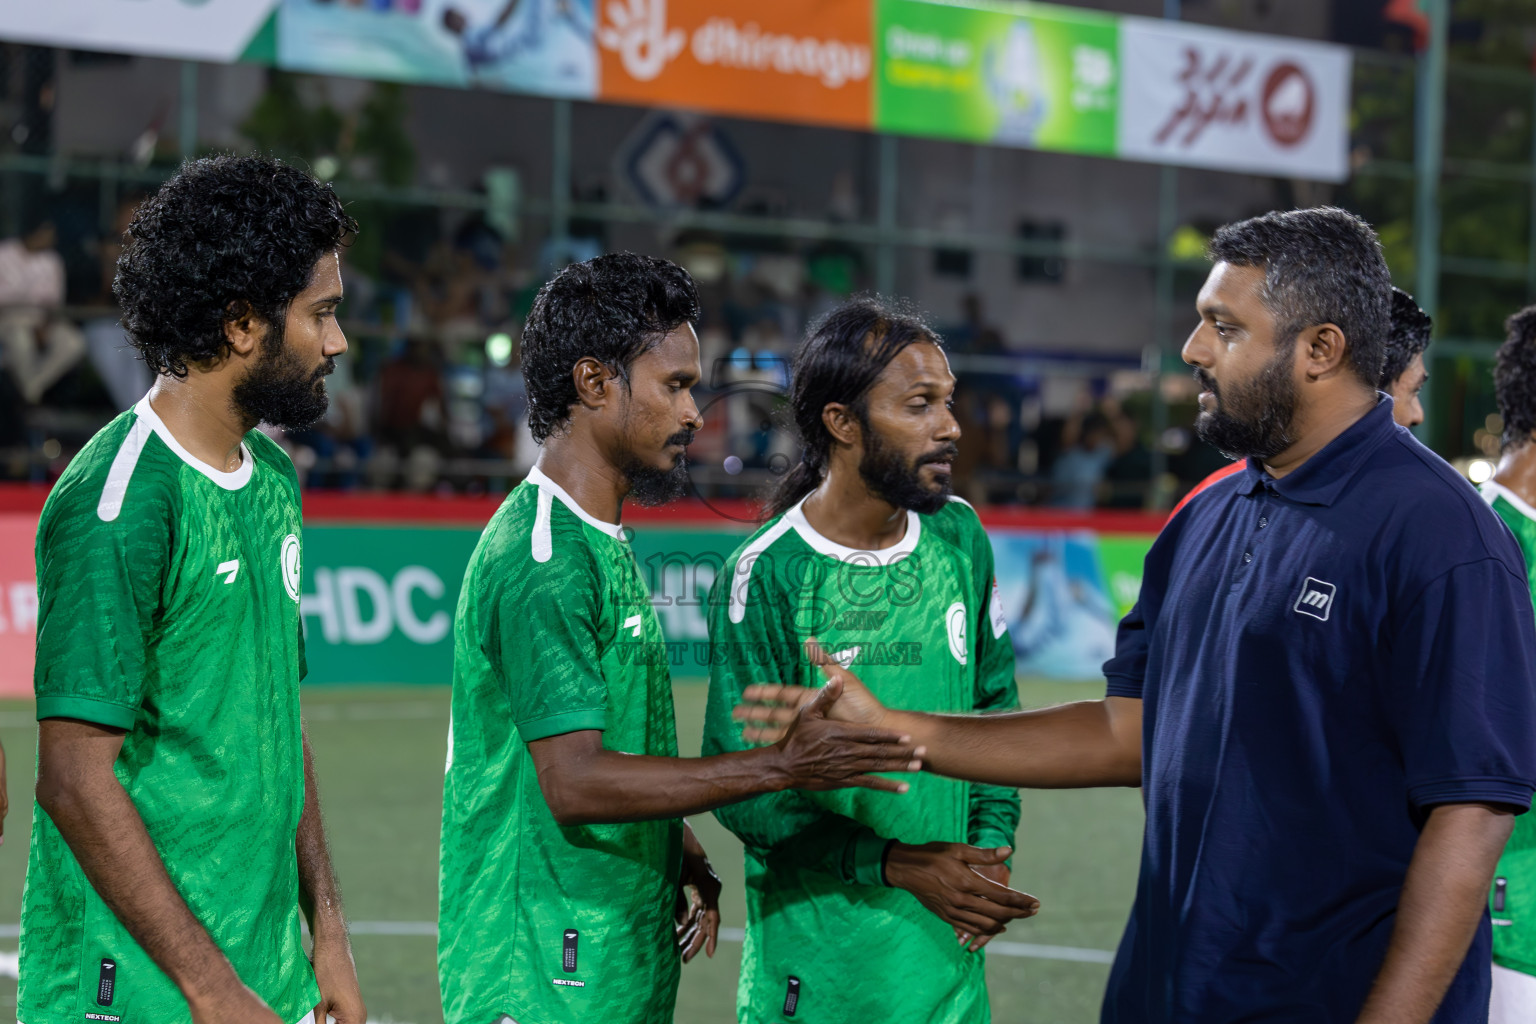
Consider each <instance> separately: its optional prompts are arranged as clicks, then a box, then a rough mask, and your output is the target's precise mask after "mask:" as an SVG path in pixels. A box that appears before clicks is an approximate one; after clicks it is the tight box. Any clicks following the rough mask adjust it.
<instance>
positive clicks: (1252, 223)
mask: <svg viewBox="0 0 1536 1024" xmlns="http://www.w3.org/2000/svg"><path fill="white" fill-rule="evenodd" d="M1210 256H1211V258H1212V259H1213V260H1217V261H1219V262H1223V263H1230V264H1232V265H1233V266H1237V267H1261V268H1263V270H1264V289H1263V299H1264V305H1265V306H1266V307H1268V309H1269V311H1270V312H1271V313H1273V314H1274V315H1275V320H1276V322H1277V323H1276V332H1275V343H1276V344H1277V345H1285V344H1288V343H1290V342H1291V341H1293V340H1295V338H1296V335H1297V334H1299V333H1300V332H1301V331H1303V330H1305V329H1306V328H1308V327H1315V326H1317V325H1318V324H1335V325H1337V326H1338V328H1339V329H1340V330H1342V331H1343V332H1344V337H1345V339H1346V340H1347V341H1348V351H1347V353H1346V357H1347V358H1348V360H1349V364H1350V366H1352V367H1353V368H1354V371H1355V376H1357V377H1358V378H1359V379H1360V380H1361V381H1362V382H1364V383H1366V384H1369V385H1370V386H1371V387H1373V388H1374V387H1375V386H1376V383H1377V381H1378V380H1380V378H1381V368H1382V364H1383V363H1384V362H1385V361H1386V347H1387V332H1388V330H1389V329H1390V326H1391V301H1390V299H1389V298H1388V296H1389V295H1390V289H1391V287H1392V278H1391V275H1390V274H1389V273H1388V271H1387V261H1386V258H1385V257H1383V256H1382V254H1381V242H1380V241H1379V240H1378V239H1377V237H1376V232H1375V231H1373V230H1371V226H1370V225H1369V224H1367V223H1366V222H1365V221H1363V220H1361V219H1360V218H1359V217H1357V216H1355V215H1354V214H1352V213H1349V212H1347V211H1345V210H1340V209H1338V208H1337V207H1332V206H1319V207H1315V208H1313V209H1309V210H1290V211H1287V212H1284V213H1282V212H1278V211H1277V212H1273V213H1266V214H1264V215H1263V216H1262V217H1252V218H1250V219H1248V220H1244V221H1238V222H1237V223H1235V224H1227V225H1224V226H1222V227H1221V228H1218V229H1217V231H1216V236H1215V237H1214V238H1212V239H1211V247H1210Z"/></svg>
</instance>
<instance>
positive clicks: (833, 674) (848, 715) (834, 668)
mask: <svg viewBox="0 0 1536 1024" xmlns="http://www.w3.org/2000/svg"><path fill="white" fill-rule="evenodd" d="M804 651H805V657H806V659H807V660H808V661H810V663H811V664H813V665H815V666H817V667H818V668H820V669H821V674H822V676H823V677H825V678H826V680H827V687H823V688H822V689H820V690H818V689H814V688H812V687H809V686H783V685H780V684H777V683H758V684H756V685H753V686H748V687H747V688H746V689H745V690H743V691H742V694H741V699H742V702H741V703H740V704H738V705H736V707H735V709H734V710H733V711H732V712H731V717H732V718H734V719H735V720H736V721H738V722H743V723H745V725H744V727H743V728H742V731H741V735H742V738H743V739H745V740H746V741H747V742H748V743H777V742H779V741H780V740H781V739H783V738H784V735H785V733H786V732H787V731H788V729H789V726H790V724H791V723H792V722H794V720H795V718H796V716H797V715H798V714H799V711H800V709H801V708H803V707H805V706H806V705H807V704H809V703H811V702H812V701H813V700H815V699H816V695H817V694H819V693H823V692H825V690H826V689H827V688H829V687H831V685H832V684H833V683H836V684H837V691H836V693H837V697H836V699H835V701H834V702H833V703H831V704H829V705H828V706H827V711H826V716H827V717H828V718H831V719H834V720H836V721H840V722H849V723H853V724H856V725H868V726H874V727H876V728H878V727H880V726H881V724H882V723H883V722H884V720H885V706H884V705H883V704H881V703H880V702H879V701H878V700H876V699H875V696H874V694H872V693H870V692H869V689H868V688H867V687H866V686H865V685H864V684H863V683H862V682H860V680H859V677H858V676H856V675H854V674H853V673H852V672H849V671H848V670H847V669H845V668H843V666H841V665H839V664H838V663H837V662H836V661H834V660H833V659H832V655H830V654H829V653H827V650H826V649H825V648H824V647H822V645H821V643H820V642H819V641H817V639H816V638H815V637H812V638H810V639H809V640H807V641H806V642H805V644H804Z"/></svg>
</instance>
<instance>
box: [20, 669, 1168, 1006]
mask: <svg viewBox="0 0 1536 1024" xmlns="http://www.w3.org/2000/svg"><path fill="white" fill-rule="evenodd" d="M1019 690H1020V696H1021V699H1022V701H1023V703H1024V705H1025V706H1026V707H1040V706H1044V705H1048V704H1055V703H1061V702H1063V701H1069V700H1082V699H1086V698H1091V697H1095V696H1098V695H1099V694H1100V693H1101V692H1102V690H1100V689H1099V686H1098V685H1095V684H1064V683H1050V682H1043V681H1033V680H1031V681H1025V682H1022V683H1021V684H1020V687H1019ZM676 697H677V713H678V714H677V719H678V737H679V742H680V746H681V748H682V751H683V753H685V754H697V753H698V750H699V740H700V735H701V730H702V728H703V717H704V686H703V684H702V683H700V682H698V681H682V682H679V683H678V684H677V686H676ZM304 707H305V716H306V720H307V722H308V726H309V736H310V741H311V744H312V746H313V747H314V751H315V759H316V762H317V769H318V771H319V776H320V788H321V797H322V800H323V802H324V811H325V817H326V827H327V829H328V831H329V833H330V837H331V846H332V850H333V855H334V858H335V862H336V868H337V872H338V874H339V875H340V878H341V884H342V889H343V894H344V897H345V900H346V905H347V911H348V915H349V917H350V918H351V919H352V920H353V921H354V922H355V932H356V934H355V935H354V938H353V946H354V949H355V952H356V954H357V963H358V973H359V976H360V978H361V980H362V984H363V993H364V996H365V998H366V999H367V1002H368V1009H369V1017H370V1019H371V1020H374V1021H378V1022H395V1024H441V1021H442V1012H441V1010H440V1008H439V1006H438V1000H437V975H436V965H435V962H434V949H435V944H434V939H433V936H432V930H431V929H432V922H433V920H434V918H435V917H436V910H437V842H438V821H439V818H440V814H441V804H442V773H443V761H444V756H445V754H446V742H447V728H448V690H447V688H446V687H393V688H368V689H362V688H319V687H313V688H308V689H306V690H305V692H304ZM0 740H3V742H4V744H5V750H6V754H7V760H8V764H9V792H10V800H11V811H10V814H9V815H8V816H7V818H6V821H5V842H4V844H3V845H0V953H3V952H6V951H9V952H11V953H12V954H13V955H14V951H15V949H16V938H15V934H16V929H15V923H16V921H17V920H18V918H19V915H20V909H21V889H22V878H23V875H24V873H25V869H26V838H27V833H28V829H29V827H30V820H31V813H32V800H31V789H32V778H33V765H34V751H35V740H36V727H35V724H34V723H33V722H32V713H31V706H30V704H28V703H22V702H7V703H0ZM1141 827H1142V809H1141V800H1140V796H1139V792H1138V791H1136V790H1127V789H1120V790H1087V791H1060V792H1048V791H1029V792H1025V793H1024V795H1023V819H1022V823H1021V824H1020V826H1019V832H1018V837H1017V847H1016V848H1017V853H1016V854H1015V858H1014V885H1015V886H1016V887H1017V888H1021V889H1024V890H1025V891H1027V892H1030V893H1033V894H1034V895H1035V896H1037V897H1039V899H1040V901H1041V904H1042V909H1041V912H1040V914H1039V916H1037V917H1036V918H1034V919H1033V920H1030V921H1026V922H1023V923H1021V924H1016V925H1014V926H1013V927H1012V928H1010V929H1009V930H1008V932H1007V933H1006V934H1004V935H1003V936H1002V937H1001V939H999V940H998V943H1000V944H1006V945H1002V946H999V947H998V950H997V952H994V953H992V954H990V955H989V959H988V964H987V977H988V983H989V987H990V991H991V996H992V1010H993V1017H994V1020H996V1021H998V1022H1000V1024H1001V1022H1019V1024H1089V1022H1091V1021H1095V1020H1097V1019H1098V1016H1097V1015H1098V1003H1099V996H1100V994H1101V993H1102V991H1103V985H1104V979H1105V977H1106V975H1107V973H1108V969H1109V968H1108V964H1107V958H1108V953H1109V951H1112V950H1113V949H1114V947H1115V943H1116V942H1117V941H1118V939H1119V936H1120V930H1121V928H1122V927H1123V925H1124V923H1125V917H1126V914H1127V912H1128V910H1129V908H1130V903H1131V898H1132V895H1133V893H1134V890H1135V879H1136V864H1137V853H1138V849H1139V844H1140V838H1141ZM694 828H695V829H696V830H697V832H698V834H699V837H700V839H701V840H702V842H703V843H704V846H705V848H706V849H707V850H708V851H709V854H710V858H711V860H712V861H713V862H714V864H715V867H716V870H717V871H718V872H719V873H720V876H721V878H722V879H723V880H724V881H725V895H724V897H723V910H724V914H725V926H726V927H727V928H728V929H733V928H734V929H740V927H741V925H742V915H743V910H742V906H743V904H742V894H741V877H742V864H741V848H740V846H739V844H737V843H736V841H735V839H734V838H733V837H732V836H731V834H730V833H729V832H726V831H725V830H724V829H723V828H721V827H720V826H719V825H718V824H717V823H716V822H715V820H714V818H713V816H711V815H701V816H699V817H697V818H695V819H694ZM737 934H739V932H738V933H737ZM837 941H842V942H848V943H854V944H857V943H861V942H868V943H876V942H879V941H880V936H879V934H878V932H872V933H871V934H868V935H850V936H843V937H839V938H838V940H837ZM1003 950H1006V951H1007V955H1003ZM740 954H741V943H740V942H739V941H726V942H722V943H721V944H720V949H719V952H718V953H716V955H715V958H714V960H712V961H706V960H705V959H704V958H703V957H702V956H701V957H699V958H698V959H697V960H695V961H694V962H693V963H692V964H690V965H689V966H687V967H685V968H684V969H683V981H682V989H681V991H680V993H679V995H678V1010H677V1017H676V1021H677V1024H728V1022H730V1021H733V1020H734V1019H735V1016H734V1007H735V990H736V975H737V967H738V963H739V960H740ZM0 959H3V958H0ZM914 969H920V965H914ZM15 1004H16V984H15V981H14V979H0V1021H5V1020H14V1019H15V1018H14V1011H15Z"/></svg>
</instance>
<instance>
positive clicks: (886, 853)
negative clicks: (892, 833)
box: [880, 839, 900, 889]
mask: <svg viewBox="0 0 1536 1024" xmlns="http://www.w3.org/2000/svg"><path fill="white" fill-rule="evenodd" d="M898 842H900V840H898V839H892V840H890V841H889V842H887V843H886V844H885V849H883V850H881V851H880V884H881V885H884V886H885V887H886V888H887V889H891V888H894V886H892V885H891V880H890V879H889V878H886V877H885V862H886V861H887V860H889V859H890V857H891V847H893V846H895V845H896V844H897V843H898Z"/></svg>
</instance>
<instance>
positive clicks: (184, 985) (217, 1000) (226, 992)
mask: <svg viewBox="0 0 1536 1024" xmlns="http://www.w3.org/2000/svg"><path fill="white" fill-rule="evenodd" d="M176 987H177V988H179V989H181V995H182V998H184V999H186V1001H187V1007H188V1009H190V1010H191V1011H192V1012H193V1014H194V1015H195V1014H197V1013H199V1012H200V1011H204V1010H212V1009H215V1008H217V1007H219V1006H223V1005H227V1004H229V1003H230V1002H231V1001H233V1000H234V999H236V998H237V997H238V996H239V995H240V993H241V991H242V990H243V989H244V988H245V984H244V982H242V981H241V980H240V978H239V976H238V975H236V974H235V969H234V968H233V967H231V966H230V965H229V963H228V962H227V961H226V962H225V963H224V965H223V968H222V970H219V971H217V972H215V973H214V976H213V977H211V978H197V979H192V980H178V981H177V985H176Z"/></svg>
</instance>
